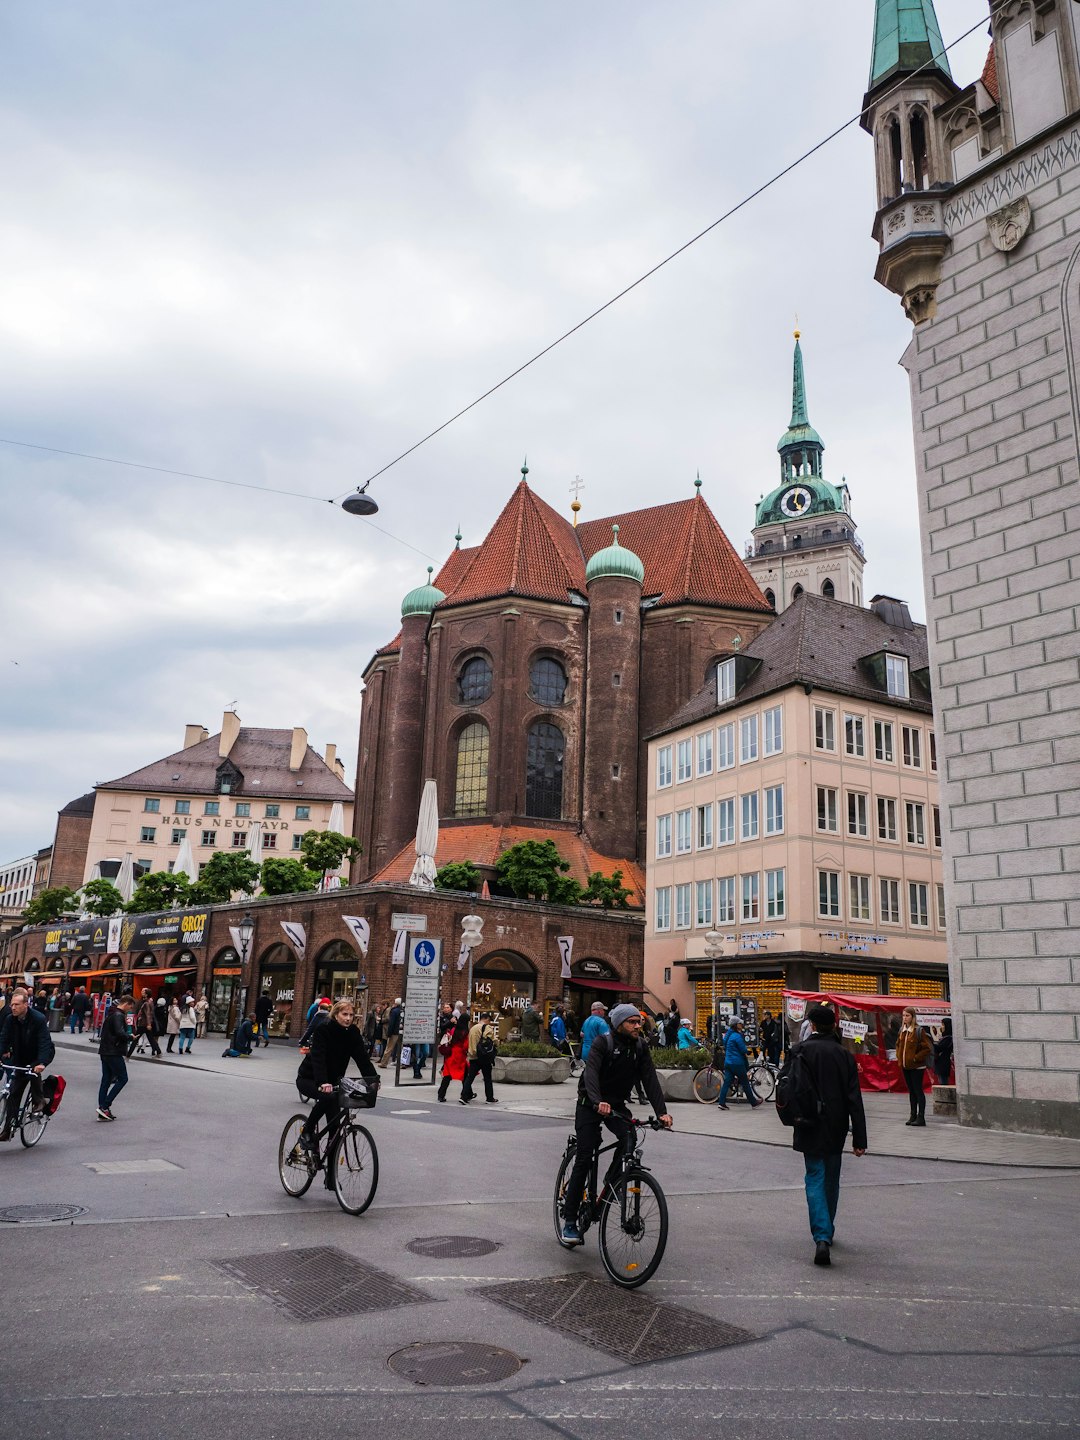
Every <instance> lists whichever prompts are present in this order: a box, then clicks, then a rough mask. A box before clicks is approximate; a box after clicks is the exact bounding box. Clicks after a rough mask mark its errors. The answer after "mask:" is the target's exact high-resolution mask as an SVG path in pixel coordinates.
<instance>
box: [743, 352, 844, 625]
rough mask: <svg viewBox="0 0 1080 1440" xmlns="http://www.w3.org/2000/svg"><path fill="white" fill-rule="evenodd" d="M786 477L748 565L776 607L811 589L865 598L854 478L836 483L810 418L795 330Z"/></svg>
mask: <svg viewBox="0 0 1080 1440" xmlns="http://www.w3.org/2000/svg"><path fill="white" fill-rule="evenodd" d="M776 448H777V451H778V452H779V455H780V484H779V485H778V486H777V488H776V489H775V490H773V491H771V492H770V493H769V494H768V495H766V496H765V498H764V499H763V500H761V501H759V502H758V506H757V511H756V514H755V519H754V530H753V539H752V541H751V543H750V545H749V547H748V549H747V556H746V568H747V569H748V570H749V571H750V574H751V575H752V576H753V577H754V579H755V580H756V581H757V583H758V584H759V585H760V586H761V589H762V591H763V593H764V595H765V598H766V600H768V602H769V603H770V605H772V606H773V607H774V608H775V609H776V611H777V613H779V612H780V611H781V610H786V609H787V607H788V606H789V605H790V604H791V602H792V601H793V600H797V599H798V597H799V596H800V595H801V594H802V593H803V591H804V590H809V591H810V592H811V594H814V595H826V596H828V597H829V598H831V599H836V600H844V601H846V602H847V603H848V604H850V605H861V604H862V600H863V565H864V563H865V561H864V557H863V550H862V544H861V543H860V541H859V539H858V537H857V535H856V534H855V522H854V520H852V518H851V496H850V494H849V493H848V487H847V482H846V481H842V482H841V483H840V485H839V486H836V485H830V484H829V482H828V481H827V480H826V479H825V475H824V467H823V462H822V457H823V455H824V453H825V445H824V443H823V441H822V439H821V436H820V435H819V434H818V432H817V431H816V430H815V429H814V427H813V426H812V425H811V424H810V416H809V415H808V413H807V409H806V376H805V372H804V370H803V357H802V346H801V344H800V343H799V332H798V330H796V332H795V360H794V367H793V377H792V393H791V420H790V422H789V424H788V428H787V429H786V430H785V431H784V433H783V435H781V437H780V441H779V444H778V445H777V447H776Z"/></svg>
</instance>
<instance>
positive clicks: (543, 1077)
mask: <svg viewBox="0 0 1080 1440" xmlns="http://www.w3.org/2000/svg"><path fill="white" fill-rule="evenodd" d="M492 1079H493V1080H498V1081H500V1082H503V1083H506V1084H510V1085H561V1084H562V1082H563V1081H564V1080H569V1079H570V1061H569V1060H568V1059H567V1058H566V1056H565V1055H553V1056H551V1058H550V1059H545V1058H544V1057H542V1056H541V1057H539V1058H538V1059H535V1060H533V1059H530V1058H529V1057H528V1056H525V1055H507V1056H502V1055H496V1056H495V1068H494V1069H493V1071H492Z"/></svg>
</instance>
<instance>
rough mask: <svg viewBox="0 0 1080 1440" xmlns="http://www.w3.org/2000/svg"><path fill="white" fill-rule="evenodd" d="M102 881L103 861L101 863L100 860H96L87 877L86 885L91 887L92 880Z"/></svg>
mask: <svg viewBox="0 0 1080 1440" xmlns="http://www.w3.org/2000/svg"><path fill="white" fill-rule="evenodd" d="M100 879H101V861H100V860H95V861H94V863H93V865H91V867H90V874H89V875H88V876H87V877H86V883H87V885H89V884H90V881H91V880H100Z"/></svg>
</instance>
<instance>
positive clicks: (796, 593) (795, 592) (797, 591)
mask: <svg viewBox="0 0 1080 1440" xmlns="http://www.w3.org/2000/svg"><path fill="white" fill-rule="evenodd" d="M801 594H802V586H801V585H796V586H795V588H794V589H793V590H792V592H791V598H792V600H797V599H798V598H799V596H800V595H801Z"/></svg>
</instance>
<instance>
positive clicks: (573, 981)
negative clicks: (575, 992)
mask: <svg viewBox="0 0 1080 1440" xmlns="http://www.w3.org/2000/svg"><path fill="white" fill-rule="evenodd" d="M567 984H569V985H577V986H579V987H580V989H582V990H622V991H623V993H624V994H626V995H644V994H645V991H644V990H643V989H642V987H641V986H640V985H638V986H634V985H624V984H623V982H622V981H621V980H594V979H592V978H591V976H587V975H571V976H570V979H569V980H568V981H567Z"/></svg>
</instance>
